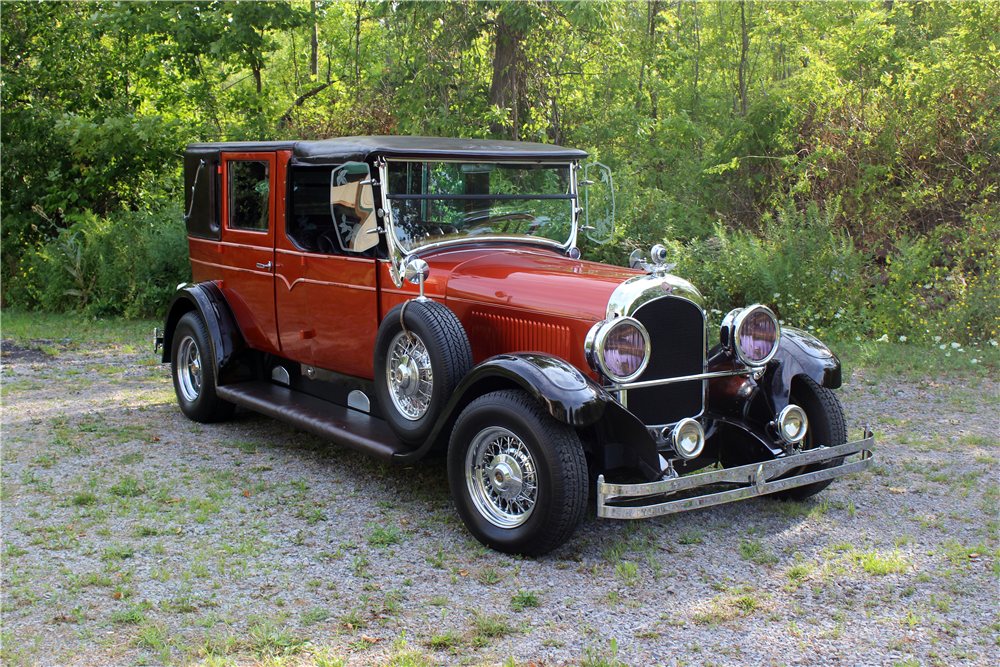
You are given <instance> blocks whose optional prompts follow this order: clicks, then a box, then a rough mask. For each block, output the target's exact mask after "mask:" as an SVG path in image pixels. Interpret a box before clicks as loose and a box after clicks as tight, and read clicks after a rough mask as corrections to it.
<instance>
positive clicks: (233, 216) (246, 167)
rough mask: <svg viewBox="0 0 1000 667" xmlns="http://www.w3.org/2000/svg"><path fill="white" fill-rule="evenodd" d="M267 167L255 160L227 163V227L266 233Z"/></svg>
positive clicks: (267, 209) (268, 172) (268, 171)
mask: <svg viewBox="0 0 1000 667" xmlns="http://www.w3.org/2000/svg"><path fill="white" fill-rule="evenodd" d="M270 177H271V174H270V166H269V165H268V163H267V162H260V161H257V160H233V161H231V162H230V163H229V227H230V229H245V230H248V231H252V232H266V231H267V227H268V218H269V215H268V213H269V206H268V200H269V197H270Z"/></svg>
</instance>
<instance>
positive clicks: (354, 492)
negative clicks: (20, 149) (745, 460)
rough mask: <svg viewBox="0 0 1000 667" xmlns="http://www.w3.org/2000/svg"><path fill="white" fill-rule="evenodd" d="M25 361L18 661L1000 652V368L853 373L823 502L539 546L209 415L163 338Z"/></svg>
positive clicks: (420, 660)
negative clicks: (181, 392)
mask: <svg viewBox="0 0 1000 667" xmlns="http://www.w3.org/2000/svg"><path fill="white" fill-rule="evenodd" d="M4 350H5V352H6V354H5V356H4V363H3V369H2V378H3V395H2V405H3V408H2V410H3V412H2V424H3V480H2V494H3V495H2V497H3V515H2V526H3V610H2V613H3V617H2V621H3V624H2V642H3V649H2V650H3V653H2V662H3V663H4V664H10V665H16V664H29V665H33V664H38V665H132V664H163V663H170V664H190V663H201V664H207V665H229V664H263V665H300V664H302V665H312V664H316V665H321V666H326V665H331V666H332V665H343V664H351V665H360V664H393V665H400V666H403V665H433V664H455V665H459V664H461V665H465V664H473V665H480V664H484V665H494V664H497V665H524V664H535V665H559V664H583V665H590V666H592V667H597V666H598V665H605V666H610V665H620V664H626V665H653V664H663V665H790V664H803V665H817V664H822V665H938V664H940V665H996V664H998V662H1000V616H998V576H1000V559H998V552H997V541H998V531H1000V521H998V504H1000V485H998V481H1000V480H998V473H997V469H998V466H997V462H998V455H1000V445H998V439H1000V435H998V417H997V414H998V407H1000V397H998V384H997V382H996V381H995V380H994V379H988V378H983V377H970V378H956V379H950V380H949V379H938V380H936V381H934V382H929V381H924V382H917V381H911V380H907V379H903V378H888V379H887V378H874V377H865V376H863V375H860V374H857V373H855V374H854V375H853V376H852V377H850V379H849V381H848V384H847V385H845V387H844V389H843V390H841V392H840V395H841V398H842V400H843V401H844V403H845V405H846V408H847V413H848V423H849V427H850V433H851V436H852V437H853V436H857V435H858V434H859V433H860V429H861V426H862V425H863V424H865V423H870V424H872V425H873V426H874V430H875V433H876V440H877V447H878V449H877V453H876V456H877V457H878V462H877V464H876V466H875V467H873V468H872V469H871V470H869V471H867V472H865V473H863V474H859V475H855V476H852V477H848V478H843V479H841V480H838V481H836V482H834V484H833V486H831V487H830V488H829V489H827V490H826V491H824V492H823V493H821V494H819V495H818V496H817V497H816V498H815V499H813V500H812V501H810V502H805V503H781V502H776V501H771V500H751V501H748V502H742V503H737V504H731V505H725V506H721V507H715V508H708V509H703V510H698V511H694V512H690V513H687V514H681V515H676V516H672V517H663V518H660V519H654V520H646V521H638V522H628V523H625V522H612V521H608V520H597V519H596V518H594V512H593V510H591V511H590V513H589V515H588V517H587V518H586V519H585V521H584V524H583V526H582V527H581V529H580V530H579V532H578V533H577V535H576V536H575V537H574V538H573V539H572V540H571V541H570V543H568V544H567V545H566V546H564V547H562V548H561V549H559V550H558V551H556V552H555V553H553V554H550V555H549V556H546V557H544V558H539V559H537V560H529V559H519V558H512V557H509V556H504V555H500V554H497V553H494V552H491V551H488V550H486V549H485V548H483V547H481V546H480V545H479V544H478V543H476V542H474V541H472V540H471V539H470V537H469V535H468V534H467V533H466V531H465V530H464V528H463V526H462V525H461V523H460V521H459V520H458V516H457V514H456V512H455V511H454V509H453V507H452V504H451V500H450V497H449V494H448V488H447V480H446V476H445V471H444V460H443V458H434V459H431V460H427V461H424V462H422V463H420V464H418V465H415V466H413V467H408V468H397V467H392V466H389V465H386V464H383V463H380V462H377V461H374V460H371V459H368V458H366V457H364V456H362V455H359V454H356V453H354V452H352V451H350V450H347V449H344V448H342V447H338V446H335V445H330V444H328V443H326V442H324V441H322V440H319V439H317V438H315V437H313V436H311V435H307V434H304V433H302V432H300V431H296V430H295V429H293V428H291V427H288V426H286V425H284V424H282V423H279V422H276V421H273V420H270V419H267V418H264V417H261V416H257V415H255V414H253V413H250V412H243V411H240V412H238V413H237V416H236V419H235V420H234V421H232V422H230V423H226V424H219V425H211V426H206V425H198V424H195V423H192V422H190V421H187V420H186V419H185V418H184V417H183V416H182V415H181V413H180V411H179V410H178V409H177V408H176V406H175V404H174V397H173V389H172V386H171V384H170V381H169V373H168V369H167V368H166V367H165V366H161V365H160V364H159V363H157V362H156V360H155V359H154V358H153V356H152V355H151V354H150V353H148V352H143V353H140V354H137V353H128V351H127V350H113V349H104V348H94V349H89V350H87V349H83V350H76V351H67V352H65V353H62V354H58V355H57V356H54V357H48V356H46V355H41V354H35V355H18V354H16V352H17V348H16V347H11V346H10V345H9V344H8V345H5V346H4ZM12 353H13V354H12ZM593 502H594V499H593V497H592V498H591V505H593Z"/></svg>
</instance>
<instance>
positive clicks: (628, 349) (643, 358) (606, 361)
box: [584, 317, 649, 384]
mask: <svg viewBox="0 0 1000 667" xmlns="http://www.w3.org/2000/svg"><path fill="white" fill-rule="evenodd" d="M584 351H585V354H586V357H587V363H588V364H590V367H591V368H593V369H594V370H595V371H597V372H598V373H602V374H604V375H606V376H607V377H608V378H610V379H611V381H612V382H616V383H618V384H621V383H624V382H629V381H631V380H634V379H635V378H637V377H639V376H640V375H642V372H643V371H644V370H646V364H648V363H649V334H648V333H646V327H644V326H642V323H640V322H639V320H636V319H634V318H631V317H616V318H614V319H612V320H603V321H601V322H598V323H597V324H595V325H594V326H593V327H591V329H590V331H589V332H588V333H587V340H586V342H585V343H584Z"/></svg>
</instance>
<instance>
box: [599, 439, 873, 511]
mask: <svg viewBox="0 0 1000 667" xmlns="http://www.w3.org/2000/svg"><path fill="white" fill-rule="evenodd" d="M874 444H875V436H874V434H873V433H872V432H871V431H869V430H867V429H866V430H865V434H864V438H862V439H861V440H855V441H854V442H848V443H845V444H843V445H837V446H836V447H820V448H818V449H812V450H809V451H807V452H803V453H801V454H794V455H792V456H786V457H784V458H781V459H774V460H771V461H762V462H760V463H751V464H750V465H745V466H739V467H738V468H728V469H726V470H713V471H711V472H703V473H698V474H695V475H687V476H685V477H675V478H673V479H667V480H663V481H660V482H650V483H648V484H606V483H605V482H604V475H601V476H600V477H598V478H597V516H598V517H602V518H606V519H645V518H647V517H653V516H661V515H663V514H672V513H674V512H683V511H685V510H691V509H696V508H698V507H709V506H711V505H721V504H722V503H729V502H733V501H734V500H741V499H743V498H752V497H753V496H761V495H764V494H768V493H774V492H776V491H783V490H785V489H791V488H794V487H796V486H804V485H806V484H812V483H814V482H821V481H823V480H827V479H833V478H834V477H840V476H842V475H849V474H850V473H852V472H859V471H861V470H865V469H866V468H869V467H870V466H871V465H872V463H873V462H874V459H873V454H872V451H871V449H872V446H873V445H874ZM854 454H860V455H861V456H860V458H858V459H856V460H854V461H846V460H845V461H843V462H841V463H840V464H839V465H835V466H832V467H830V468H824V469H823V470H817V471H815V472H809V473H804V474H801V475H794V476H791V477H785V478H782V479H776V478H778V477H781V476H782V475H784V474H785V473H787V472H788V471H790V470H794V469H795V468H800V467H802V466H805V465H811V464H816V463H824V462H827V461H831V460H832V459H839V458H844V459H846V458H847V457H849V456H852V455H854ZM771 480H773V481H771ZM718 484H743V485H746V486H741V487H739V488H736V489H731V490H728V491H721V492H717V493H705V494H702V495H695V496H690V497H685V498H679V499H677V500H669V501H665V502H655V501H656V500H660V499H661V498H662V496H665V495H669V494H674V493H677V492H678V491H684V490H687V489H696V488H699V487H708V486H715V485H718Z"/></svg>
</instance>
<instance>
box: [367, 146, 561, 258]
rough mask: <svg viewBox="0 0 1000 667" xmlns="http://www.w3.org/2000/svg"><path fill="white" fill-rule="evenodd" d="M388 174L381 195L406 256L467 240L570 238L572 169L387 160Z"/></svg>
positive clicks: (540, 165)
mask: <svg viewBox="0 0 1000 667" xmlns="http://www.w3.org/2000/svg"><path fill="white" fill-rule="evenodd" d="M387 169H388V179H387V184H386V198H387V199H388V200H389V207H390V209H391V212H392V222H393V227H394V230H395V234H396V239H397V240H398V242H399V244H400V245H401V246H402V247H403V250H404V251H406V252H409V251H411V250H414V249H416V248H419V247H420V246H424V245H427V244H430V243H439V242H441V241H451V240H460V239H467V238H471V239H475V240H479V239H480V238H495V237H500V238H524V237H526V236H527V237H536V238H537V237H541V238H546V239H551V240H553V241H556V242H558V243H559V244H561V245H565V244H566V243H567V242H568V241H569V238H570V233H571V232H572V224H573V207H574V206H576V195H575V194H574V193H573V189H572V185H571V179H570V165H569V164H514V163H503V162H474V163H473V162H389V164H388V167H387Z"/></svg>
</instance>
